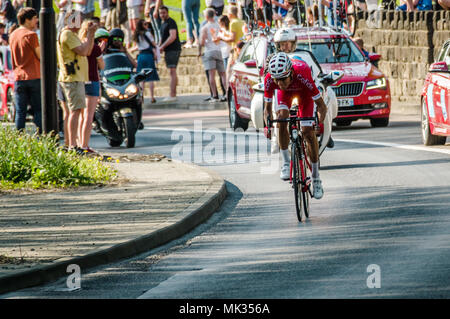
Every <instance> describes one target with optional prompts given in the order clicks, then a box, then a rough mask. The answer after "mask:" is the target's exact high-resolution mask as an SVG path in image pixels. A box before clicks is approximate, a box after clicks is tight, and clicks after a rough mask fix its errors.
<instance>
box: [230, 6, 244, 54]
mask: <svg viewBox="0 0 450 319" xmlns="http://www.w3.org/2000/svg"><path fill="white" fill-rule="evenodd" d="M228 19H229V20H230V29H229V30H230V33H231V35H232V37H231V38H230V40H231V47H232V48H235V47H236V44H237V43H238V42H239V41H241V39H242V38H243V36H244V32H243V27H244V25H245V22H244V20H241V19H239V18H238V7H235V6H232V7H230V11H229V13H228Z"/></svg>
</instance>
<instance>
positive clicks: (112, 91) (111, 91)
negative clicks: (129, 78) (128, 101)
mask: <svg viewBox="0 0 450 319" xmlns="http://www.w3.org/2000/svg"><path fill="white" fill-rule="evenodd" d="M106 94H107V95H108V96H109V97H112V98H114V99H117V98H118V97H119V95H120V91H119V90H117V89H114V88H107V89H106Z"/></svg>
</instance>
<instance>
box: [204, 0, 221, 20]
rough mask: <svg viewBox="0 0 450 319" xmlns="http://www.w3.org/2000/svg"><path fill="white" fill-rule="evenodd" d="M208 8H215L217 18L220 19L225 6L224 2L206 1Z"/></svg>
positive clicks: (217, 0) (218, 0)
mask: <svg viewBox="0 0 450 319" xmlns="http://www.w3.org/2000/svg"><path fill="white" fill-rule="evenodd" d="M205 4H206V7H213V8H214V11H216V16H218V17H220V16H221V15H222V13H223V8H224V7H225V4H224V2H223V0H205Z"/></svg>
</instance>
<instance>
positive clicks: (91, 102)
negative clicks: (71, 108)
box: [78, 20, 106, 154]
mask: <svg viewBox="0 0 450 319" xmlns="http://www.w3.org/2000/svg"><path fill="white" fill-rule="evenodd" d="M90 23H94V24H95V25H96V26H97V27H98V26H99V23H98V22H96V21H95V20H85V21H83V23H82V25H81V28H80V31H79V38H80V40H81V41H88V28H89V24H90ZM104 31H105V32H106V30H104ZM96 34H97V35H98V33H97V32H96ZM105 48H106V43H105V42H100V43H98V42H97V41H95V34H94V45H93V47H92V50H91V52H90V53H89V55H88V57H87V59H88V73H89V81H88V82H86V83H85V85H84V89H85V92H86V108H85V109H84V110H83V112H82V113H81V114H80V119H79V120H80V123H79V125H78V141H79V142H78V146H80V147H81V150H82V151H84V152H85V153H88V154H92V153H95V151H94V150H92V149H91V148H90V147H89V140H90V138H91V131H92V122H93V121H94V114H95V108H96V107H97V103H98V100H99V98H100V78H99V75H98V70H99V69H100V70H103V69H104V68H105V62H104V61H103V57H102V52H103V50H104V49H105Z"/></svg>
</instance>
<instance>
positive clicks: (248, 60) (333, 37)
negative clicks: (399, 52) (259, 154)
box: [228, 27, 391, 129]
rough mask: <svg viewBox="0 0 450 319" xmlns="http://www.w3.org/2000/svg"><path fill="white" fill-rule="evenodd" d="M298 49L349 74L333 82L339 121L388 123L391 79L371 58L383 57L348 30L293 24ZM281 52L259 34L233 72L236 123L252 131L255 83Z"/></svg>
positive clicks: (326, 70)
mask: <svg viewBox="0 0 450 319" xmlns="http://www.w3.org/2000/svg"><path fill="white" fill-rule="evenodd" d="M293 30H294V31H295V32H296V35H297V41H298V44H297V49H298V50H299V51H301V50H309V51H311V52H312V53H313V55H314V56H315V58H316V60H317V61H318V62H319V64H320V67H321V69H322V71H323V73H325V74H328V73H330V72H331V71H334V70H338V71H343V72H344V76H343V77H342V78H341V80H339V81H338V82H337V83H336V84H334V85H333V86H332V88H333V89H334V92H335V94H336V97H337V101H338V115H337V117H336V118H335V119H334V122H335V123H336V124H337V125H339V126H347V125H350V124H351V123H352V122H353V121H355V120H358V119H369V120H370V123H371V125H372V126H374V127H382V126H387V125H388V124H389V115H390V110H391V94H390V87H389V81H388V78H387V77H386V76H385V75H384V74H383V73H382V72H381V71H380V70H379V69H378V68H377V67H375V65H374V64H373V63H371V62H376V61H378V60H379V59H380V57H381V56H380V55H378V54H372V55H371V58H370V59H367V58H365V57H364V55H363V53H362V51H361V49H360V48H359V47H358V46H357V45H356V44H355V43H354V42H353V40H352V39H351V38H350V37H349V36H348V35H347V34H346V33H343V32H338V31H334V30H332V29H330V28H310V29H306V28H303V27H293ZM274 51H275V47H274V46H273V42H272V39H271V36H264V35H260V36H255V37H254V39H253V40H250V41H248V42H247V43H246V45H245V46H244V47H243V49H242V52H241V55H240V56H239V59H238V61H237V63H236V64H235V65H234V66H233V70H232V73H231V76H230V90H229V92H228V104H229V109H230V125H231V126H232V127H234V128H236V127H242V128H244V129H246V128H247V127H248V122H249V120H250V103H251V100H252V96H253V90H252V87H253V85H254V84H255V83H257V82H258V81H259V80H260V78H261V77H262V75H263V70H264V67H265V62H266V61H265V60H266V57H267V56H268V55H270V54H271V53H273V52H274Z"/></svg>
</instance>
